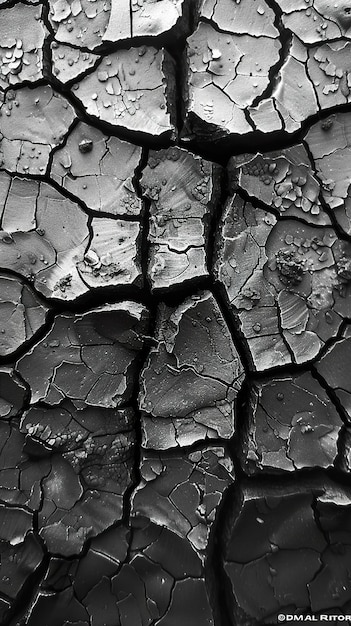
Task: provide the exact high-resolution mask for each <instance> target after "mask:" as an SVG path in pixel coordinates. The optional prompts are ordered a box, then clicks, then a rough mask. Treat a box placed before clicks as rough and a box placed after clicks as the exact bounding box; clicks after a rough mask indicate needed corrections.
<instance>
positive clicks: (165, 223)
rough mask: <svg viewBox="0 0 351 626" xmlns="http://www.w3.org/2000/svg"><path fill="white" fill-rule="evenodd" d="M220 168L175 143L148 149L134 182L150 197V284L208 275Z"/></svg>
mask: <svg viewBox="0 0 351 626" xmlns="http://www.w3.org/2000/svg"><path fill="white" fill-rule="evenodd" d="M220 172H221V170H220V167H219V166H217V165H215V164H212V163H210V162H209V161H205V160H204V159H201V158H200V157H197V156H193V155H192V154H190V153H189V152H187V151H186V150H182V149H180V148H176V147H173V148H168V149H166V150H159V151H156V150H151V151H150V153H149V160H148V164H147V166H146V168H145V169H144V170H143V173H142V178H141V181H140V182H141V188H142V191H143V194H144V196H145V197H146V198H148V200H149V201H150V203H151V206H150V225H149V235H148V239H149V243H150V248H149V268H148V274H149V279H150V282H151V287H152V289H166V288H170V287H174V286H177V285H182V284H184V283H185V282H186V281H188V280H193V279H196V278H203V277H205V276H208V270H207V244H208V231H209V225H210V220H211V216H212V214H213V211H214V209H215V207H216V205H217V203H218V201H219V195H220Z"/></svg>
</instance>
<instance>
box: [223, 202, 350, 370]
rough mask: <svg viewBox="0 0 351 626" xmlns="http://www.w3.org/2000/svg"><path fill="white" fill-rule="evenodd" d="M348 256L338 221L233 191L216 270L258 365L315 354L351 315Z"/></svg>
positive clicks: (299, 360)
mask: <svg viewBox="0 0 351 626" xmlns="http://www.w3.org/2000/svg"><path fill="white" fill-rule="evenodd" d="M349 259H351V244H350V243H348V242H345V241H342V240H339V239H338V237H337V235H336V232H335V231H334V230H333V229H332V228H324V227H317V226H311V225H305V224H303V222H301V221H299V220H296V219H284V220H278V221H277V219H276V218H275V216H273V215H272V214H271V213H270V212H267V211H264V210H263V209H258V208H255V207H254V206H253V205H252V204H250V203H249V202H245V201H244V200H242V199H241V198H240V197H239V196H238V195H236V194H235V193H234V195H232V196H231V197H230V198H229V199H228V201H227V203H226V205H225V209H224V214H223V219H222V224H221V227H220V231H219V234H218V239H217V246H216V254H215V265H214V271H215V276H216V278H217V280H218V281H219V282H220V283H221V284H222V285H223V286H224V288H225V291H226V294H227V298H228V301H229V303H230V304H231V306H232V308H233V314H234V316H235V318H236V319H238V322H239V326H240V330H241V332H242V334H243V337H244V338H245V340H246V342H247V347H248V350H249V353H250V357H251V360H252V367H253V369H256V370H258V371H264V370H267V369H270V368H272V367H276V366H279V365H280V366H281V365H286V364H290V363H297V364H301V363H305V362H307V361H310V360H313V359H314V358H315V357H316V356H317V355H318V353H319V352H320V350H321V349H322V348H323V346H324V345H325V343H326V341H328V340H329V339H331V338H332V337H334V336H335V335H336V334H337V332H338V330H339V328H340V325H341V323H342V320H343V318H347V317H349V315H350V297H349V291H350V277H349V275H348V272H347V269H345V268H347V267H348V262H349ZM350 263H351V261H350Z"/></svg>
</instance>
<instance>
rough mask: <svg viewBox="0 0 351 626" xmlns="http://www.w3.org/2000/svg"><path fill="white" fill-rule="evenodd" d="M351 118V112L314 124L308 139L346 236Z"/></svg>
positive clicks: (350, 213) (350, 223)
mask: <svg viewBox="0 0 351 626" xmlns="http://www.w3.org/2000/svg"><path fill="white" fill-rule="evenodd" d="M350 121H351V114H350V113H337V114H333V115H331V116H330V117H328V118H327V119H324V120H322V121H319V122H317V124H314V125H313V126H311V128H310V130H309V131H308V133H307V135H306V139H305V140H306V143H307V145H308V147H309V150H310V151H311V154H312V156H313V159H314V163H315V169H316V175H317V176H318V178H319V179H320V181H321V188H322V194H323V198H324V200H325V201H326V203H327V204H328V206H329V207H330V208H331V209H332V211H333V213H334V215H335V218H336V220H337V222H338V224H339V225H340V226H341V228H342V229H343V231H344V232H345V233H346V234H347V235H350V234H351V189H350V185H351V180H350V176H351V167H350V155H351V131H350Z"/></svg>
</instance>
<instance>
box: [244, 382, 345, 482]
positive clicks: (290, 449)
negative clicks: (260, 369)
mask: <svg viewBox="0 0 351 626" xmlns="http://www.w3.org/2000/svg"><path fill="white" fill-rule="evenodd" d="M342 426H343V422H342V420H341V418H340V417H339V414H338V412H337V410H336V408H335V407H334V405H333V403H332V402H331V400H330V398H329V397H328V396H327V394H326V392H325V391H324V389H323V387H321V385H320V384H319V383H318V381H317V380H316V379H315V378H313V377H312V376H311V374H309V373H304V374H300V375H298V376H294V377H291V376H286V377H284V378H278V377H277V378H273V379H266V380H264V381H262V382H255V383H254V384H253V386H252V389H251V394H250V404H249V415H248V420H247V423H245V425H244V429H243V434H242V441H241V446H242V449H243V452H242V462H243V466H244V469H245V471H246V472H247V473H250V474H252V473H257V472H259V471H265V472H274V471H279V470H284V471H288V472H293V471H294V470H298V469H303V468H307V467H309V468H312V467H322V468H329V467H332V466H333V463H334V461H335V459H336V456H337V453H338V446H337V444H338V437H339V433H340V429H341V428H342Z"/></svg>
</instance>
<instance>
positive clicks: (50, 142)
mask: <svg viewBox="0 0 351 626" xmlns="http://www.w3.org/2000/svg"><path fill="white" fill-rule="evenodd" d="M0 115H1V133H2V139H1V143H0V163H1V165H0V167H2V169H6V170H8V171H9V172H14V173H15V172H18V173H20V174H27V175H28V174H30V175H39V176H44V175H45V172H46V168H47V166H48V162H49V157H50V154H51V151H52V149H53V148H55V147H56V146H58V145H59V144H60V143H61V142H62V140H63V139H64V137H65V135H66V134H67V131H68V130H69V127H70V126H71V124H72V122H73V120H74V118H75V113H74V110H73V107H72V106H71V105H70V104H69V103H68V102H67V100H65V99H64V98H63V97H62V96H60V95H58V94H57V93H55V92H54V91H53V90H52V88H51V87H49V86H41V87H36V88H35V89H30V88H29V87H24V88H23V89H19V90H18V91H13V90H11V91H7V92H6V94H5V99H4V101H3V103H2V104H1V106H0Z"/></svg>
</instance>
